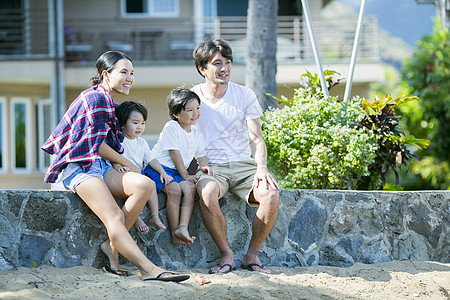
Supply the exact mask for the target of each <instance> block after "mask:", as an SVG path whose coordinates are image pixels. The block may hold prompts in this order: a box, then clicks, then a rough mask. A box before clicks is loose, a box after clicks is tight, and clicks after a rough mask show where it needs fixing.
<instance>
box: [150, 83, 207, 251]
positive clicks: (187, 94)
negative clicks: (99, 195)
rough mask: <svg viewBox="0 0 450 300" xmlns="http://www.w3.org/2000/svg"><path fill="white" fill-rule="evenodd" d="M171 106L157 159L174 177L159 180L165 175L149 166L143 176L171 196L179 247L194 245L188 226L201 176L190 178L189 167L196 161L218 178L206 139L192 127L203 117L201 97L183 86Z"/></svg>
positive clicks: (170, 215) (173, 227)
mask: <svg viewBox="0 0 450 300" xmlns="http://www.w3.org/2000/svg"><path fill="white" fill-rule="evenodd" d="M167 104H168V106H169V115H170V117H171V118H172V120H170V121H169V122H167V123H166V124H165V126H164V128H163V130H162V132H161V134H160V136H159V139H158V142H157V143H156V145H155V147H153V149H152V152H153V154H154V157H155V158H156V159H157V160H158V161H159V162H160V163H161V165H162V167H163V169H164V171H165V173H166V174H168V175H169V176H171V177H173V181H171V182H170V183H168V184H167V183H165V182H161V180H159V178H160V176H161V173H160V172H159V171H158V170H155V169H153V168H152V166H146V167H145V169H144V171H143V174H144V175H147V176H148V177H150V178H151V179H153V181H155V183H156V189H157V190H158V192H164V193H166V195H167V205H166V207H167V216H168V219H169V226H170V229H171V232H172V242H173V243H174V244H176V245H188V244H192V243H193V242H194V240H195V237H194V236H190V235H189V231H188V225H189V220H190V218H191V215H192V210H193V208H194V197H195V191H196V187H195V183H196V182H197V180H198V178H199V175H189V173H188V171H187V168H188V167H189V165H190V163H191V161H192V159H193V158H196V159H197V161H198V165H199V169H200V170H202V171H203V172H204V173H205V174H208V175H210V176H214V172H213V170H212V169H211V167H210V166H209V163H208V160H207V158H206V154H205V147H204V144H203V137H202V136H201V134H200V132H198V131H197V130H196V129H194V128H193V127H192V126H191V125H194V124H196V123H197V120H198V119H199V117H200V98H199V97H198V95H197V94H196V93H194V92H193V91H191V90H189V89H187V88H184V87H179V88H176V89H174V90H172V91H171V93H170V95H169V97H168V101H167Z"/></svg>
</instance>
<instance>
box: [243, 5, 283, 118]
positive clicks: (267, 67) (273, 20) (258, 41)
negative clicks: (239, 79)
mask: <svg viewBox="0 0 450 300" xmlns="http://www.w3.org/2000/svg"><path fill="white" fill-rule="evenodd" d="M277 15H278V0H249V1H248V12H247V16H248V17H247V18H248V20H247V22H248V23H247V57H246V72H245V85H246V86H248V87H249V88H251V89H252V90H253V91H254V92H255V93H256V96H257V97H258V101H259V104H260V105H261V107H262V109H263V110H266V109H267V108H268V107H269V106H271V107H276V106H277V101H276V100H275V99H273V98H272V97H270V96H267V95H266V93H270V94H272V95H274V96H276V95H277V83H276V80H275V75H276V73H277V59H276V53H277Z"/></svg>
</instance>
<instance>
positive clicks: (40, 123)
mask: <svg viewBox="0 0 450 300" xmlns="http://www.w3.org/2000/svg"><path fill="white" fill-rule="evenodd" d="M50 133H51V108H50V99H44V100H41V101H38V102H37V103H36V136H37V147H36V148H37V152H36V153H37V155H36V157H37V159H38V161H37V168H38V170H39V171H41V172H45V171H46V170H47V168H48V167H49V166H50V155H49V154H47V153H45V152H44V151H42V150H41V146H42V145H43V144H44V143H45V141H46V140H47V138H48V137H49V136H50Z"/></svg>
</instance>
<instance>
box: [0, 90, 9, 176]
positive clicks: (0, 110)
mask: <svg viewBox="0 0 450 300" xmlns="http://www.w3.org/2000/svg"><path fill="white" fill-rule="evenodd" d="M6 145H7V143H6V98H3V97H0V173H5V172H6V170H7V168H8V166H7V165H6V162H7V159H6V156H7V152H6V149H7V147H6Z"/></svg>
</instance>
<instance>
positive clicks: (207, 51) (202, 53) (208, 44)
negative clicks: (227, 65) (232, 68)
mask: <svg viewBox="0 0 450 300" xmlns="http://www.w3.org/2000/svg"><path fill="white" fill-rule="evenodd" d="M217 51H219V52H220V53H221V54H222V56H223V57H225V58H226V59H229V60H231V62H233V51H232V50H231V47H230V45H229V44H228V43H227V42H226V41H225V40H224V39H212V38H211V37H207V38H205V39H204V40H203V41H202V42H200V43H199V44H198V45H197V47H195V49H194V52H193V54H192V55H193V56H194V62H195V67H196V68H197V72H198V73H199V74H200V75H202V73H200V69H199V68H200V67H202V68H204V69H206V65H207V64H208V63H209V62H210V61H211V58H212V56H213V55H214V54H215V53H216V52H217ZM202 77H204V76H203V75H202Z"/></svg>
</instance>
